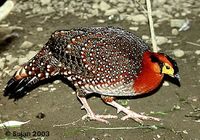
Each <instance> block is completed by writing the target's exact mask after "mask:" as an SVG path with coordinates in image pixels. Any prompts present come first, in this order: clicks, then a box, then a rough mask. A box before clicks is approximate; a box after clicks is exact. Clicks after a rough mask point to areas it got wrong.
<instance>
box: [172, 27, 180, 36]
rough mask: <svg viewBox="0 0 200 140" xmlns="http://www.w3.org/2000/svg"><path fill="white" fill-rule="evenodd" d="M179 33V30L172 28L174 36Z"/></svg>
mask: <svg viewBox="0 0 200 140" xmlns="http://www.w3.org/2000/svg"><path fill="white" fill-rule="evenodd" d="M178 34H179V31H178V30H177V29H176V28H173V29H172V35H174V36H176V35H178Z"/></svg>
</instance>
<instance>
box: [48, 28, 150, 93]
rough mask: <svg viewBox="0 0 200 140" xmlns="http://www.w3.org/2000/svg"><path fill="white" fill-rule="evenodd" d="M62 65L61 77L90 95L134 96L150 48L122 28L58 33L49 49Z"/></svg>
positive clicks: (79, 29)
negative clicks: (134, 86)
mask: <svg viewBox="0 0 200 140" xmlns="http://www.w3.org/2000/svg"><path fill="white" fill-rule="evenodd" d="M45 47H47V48H48V49H49V50H50V52H51V53H52V55H53V56H54V57H55V58H56V59H57V60H58V61H59V62H61V63H60V74H61V75H64V76H65V77H66V78H67V79H68V80H70V81H72V82H73V84H74V85H75V86H76V87H80V88H82V89H84V90H85V91H86V92H87V93H91V92H97V93H100V94H104V95H112V96H130V95H132V93H131V92H134V91H132V84H133V82H134V79H135V78H136V77H137V74H138V73H139V72H140V69H141V62H142V57H143V53H144V52H145V51H147V50H149V47H148V46H147V45H146V43H144V41H142V40H141V39H140V38H139V37H137V36H136V35H134V34H132V33H130V32H127V31H125V30H123V29H121V28H114V27H93V28H77V29H72V30H59V31H55V32H54V33H53V34H52V36H51V38H50V39H49V41H48V42H47V44H46V46H45Z"/></svg>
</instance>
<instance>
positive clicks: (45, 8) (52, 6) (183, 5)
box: [14, 0, 200, 27]
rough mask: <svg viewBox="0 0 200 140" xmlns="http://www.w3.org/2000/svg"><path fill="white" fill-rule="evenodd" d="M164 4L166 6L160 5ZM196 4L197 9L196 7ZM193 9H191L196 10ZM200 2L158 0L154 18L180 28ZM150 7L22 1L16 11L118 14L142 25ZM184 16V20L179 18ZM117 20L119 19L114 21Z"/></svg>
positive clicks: (102, 0)
mask: <svg viewBox="0 0 200 140" xmlns="http://www.w3.org/2000/svg"><path fill="white" fill-rule="evenodd" d="M160 5H162V6H160ZM194 5H195V7H194ZM192 6H193V8H190V7H192ZM199 7H200V3H199V2H198V1H195V0H190V1H189V2H187V1H186V0H168V1H167V0H154V1H153V2H152V10H153V11H152V13H153V16H155V17H157V18H159V19H161V21H166V20H169V21H170V19H171V25H172V27H177V26H179V27H180V25H181V24H182V23H183V22H184V17H186V16H187V15H189V14H191V13H194V14H195V13H196V14H198V13H199V12H200V9H199ZM144 8H146V5H145V0H141V1H138V2H136V1H129V0H127V1H122V0H110V1H108V0H90V1H81V0H73V1H70V0H63V1H57V0H40V1H37V0H26V1H22V0H21V1H19V2H18V3H17V4H16V6H15V8H14V11H15V12H24V13H26V16H27V17H32V16H37V15H51V16H54V17H55V15H56V16H59V17H62V16H64V15H68V14H71V15H75V16H77V17H79V18H81V19H89V18H91V17H95V16H98V17H107V19H108V18H109V16H111V15H116V16H118V17H120V18H119V19H118V18H116V19H117V20H127V21H135V22H139V23H141V22H142V24H144V23H143V21H145V23H146V21H147V18H146V17H147V16H146V15H145V14H143V13H145V11H144V10H143V9H144ZM180 17H183V19H179V18H180ZM114 20H115V19H114Z"/></svg>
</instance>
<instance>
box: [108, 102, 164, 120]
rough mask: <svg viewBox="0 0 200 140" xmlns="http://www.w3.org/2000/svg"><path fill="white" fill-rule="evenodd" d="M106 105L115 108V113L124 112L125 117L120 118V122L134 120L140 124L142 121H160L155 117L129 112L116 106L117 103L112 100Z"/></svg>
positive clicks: (120, 106)
mask: <svg viewBox="0 0 200 140" xmlns="http://www.w3.org/2000/svg"><path fill="white" fill-rule="evenodd" d="M106 103H107V104H109V105H111V106H113V107H115V108H116V109H117V113H119V112H121V111H122V112H124V113H125V114H126V116H124V117H122V118H121V120H126V119H128V118H131V119H134V120H135V121H136V122H139V123H142V120H155V121H160V119H159V118H155V117H151V116H145V115H141V114H138V113H135V112H133V111H131V110H129V109H128V108H125V107H123V106H122V105H120V104H118V103H117V102H115V101H114V100H113V101H111V102H106Z"/></svg>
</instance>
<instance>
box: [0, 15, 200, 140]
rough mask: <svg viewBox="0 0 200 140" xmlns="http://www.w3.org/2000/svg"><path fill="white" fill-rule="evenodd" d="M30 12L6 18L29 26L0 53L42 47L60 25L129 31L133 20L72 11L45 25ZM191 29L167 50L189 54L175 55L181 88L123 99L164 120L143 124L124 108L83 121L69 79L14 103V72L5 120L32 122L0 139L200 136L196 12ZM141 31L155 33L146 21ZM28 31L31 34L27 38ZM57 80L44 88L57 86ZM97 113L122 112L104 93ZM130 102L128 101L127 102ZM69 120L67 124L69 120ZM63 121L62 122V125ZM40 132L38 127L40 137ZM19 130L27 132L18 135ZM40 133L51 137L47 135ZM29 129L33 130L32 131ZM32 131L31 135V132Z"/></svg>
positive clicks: (1, 103) (172, 139)
mask: <svg viewBox="0 0 200 140" xmlns="http://www.w3.org/2000/svg"><path fill="white" fill-rule="evenodd" d="M24 17H25V15H24V14H23V13H21V14H15V13H13V14H11V15H9V16H8V18H7V19H6V22H8V23H10V24H11V25H17V26H21V27H23V28H24V30H22V31H18V33H19V38H16V39H14V40H13V41H12V42H11V43H10V44H7V45H1V46H0V47H1V48H0V50H1V51H0V56H1V57H5V56H4V55H3V54H5V53H9V54H12V55H14V56H15V57H18V56H21V55H25V54H26V53H27V51H30V50H34V51H38V50H39V49H40V47H38V45H37V44H44V43H46V41H47V40H48V38H49V36H50V34H51V33H52V32H53V31H55V30H57V29H70V28H73V27H81V26H88V27H89V26H108V25H112V26H119V27H123V28H125V29H127V30H129V29H128V27H129V26H130V23H128V22H126V21H124V22H115V21H112V20H111V21H108V22H105V23H98V22H96V19H95V18H91V19H89V20H83V19H79V18H77V17H75V16H72V15H67V16H64V17H62V18H61V19H53V18H49V19H47V20H46V21H45V24H42V23H41V21H43V20H44V19H45V17H44V16H36V17H31V18H24ZM190 19H191V28H190V29H189V30H187V31H185V32H180V34H179V35H177V36H175V37H174V36H173V37H172V38H171V40H172V41H173V42H175V43H178V44H179V45H178V46H173V45H172V44H164V45H162V46H160V47H161V49H162V50H161V51H162V52H164V53H167V54H169V55H171V56H172V57H174V56H173V54H172V51H173V50H174V49H181V50H183V51H184V53H185V54H184V56H182V57H181V58H175V59H176V61H177V63H178V66H179V69H180V75H181V87H180V88H179V87H177V86H176V85H174V84H172V83H169V86H162V87H161V88H160V89H159V90H158V91H157V92H156V93H155V94H153V95H151V96H148V97H144V98H137V99H130V100H118V101H119V102H120V103H124V104H126V105H127V106H130V108H131V109H132V110H134V111H136V112H145V114H149V115H152V116H156V117H159V118H161V121H160V122H154V121H144V125H143V126H141V125H139V124H138V123H136V122H135V121H133V120H125V121H122V120H120V118H121V117H122V116H123V114H122V113H120V114H118V116H119V119H111V120H109V121H110V125H108V124H104V123H99V122H95V121H87V120H84V121H83V120H81V117H82V116H83V115H84V114H85V111H84V110H81V109H80V107H81V104H80V103H79V101H78V100H77V98H76V96H75V95H74V94H72V93H73V90H72V89H71V88H70V87H69V86H68V85H66V84H63V83H61V82H60V83H57V84H54V85H53V86H54V87H55V88H56V90H54V91H51V92H50V90H47V91H46V90H41V89H39V88H36V89H34V90H32V91H31V92H30V94H28V95H27V96H25V97H24V98H22V99H20V100H18V101H17V102H13V100H8V99H7V98H5V97H3V95H2V94H3V89H4V86H5V85H6V82H7V81H8V80H9V78H11V77H10V76H9V75H7V76H4V77H1V79H0V93H1V94H0V120H1V122H6V121H10V120H16V121H28V120H30V122H29V123H28V124H25V125H23V126H21V127H18V128H4V129H0V139H38V140H39V139H41V140H42V139H47V140H64V139H66V140H70V139H74V140H82V139H83V140H146V139H149V140H157V139H158V140H159V139H160V140H179V139H180V140H181V139H183V140H200V95H199V93H200V92H199V91H200V86H199V85H200V73H199V71H200V65H199V63H200V59H199V55H197V54H195V51H196V50H199V46H196V45H191V44H188V43H187V42H197V40H199V39H200V30H199V29H200V28H199V26H200V19H199V17H197V16H195V15H191V16H190ZM38 27H42V28H43V31H42V32H38V31H37V28H38ZM136 33H137V34H138V35H140V36H142V35H143V34H149V29H148V27H147V26H140V29H139V30H138V31H137V32H136ZM156 34H157V35H164V36H171V28H170V26H169V22H168V21H166V23H164V24H162V25H161V26H160V27H159V28H156ZM24 36H26V37H24ZM25 39H26V40H28V41H30V42H33V43H34V44H35V45H34V46H33V47H32V48H30V49H28V50H26V49H25V50H24V51H19V50H20V48H19V46H20V45H21V44H22V43H23V42H24V40H25ZM13 66H14V64H13V65H10V66H8V67H9V68H12V67H13ZM51 85H52V84H51V83H49V84H46V85H42V86H41V87H47V88H49V87H51ZM88 101H89V104H90V105H91V108H92V109H93V111H94V112H96V113H98V114H116V110H115V109H114V108H112V107H110V106H107V105H105V104H104V103H103V102H102V101H101V99H100V98H98V97H92V98H89V99H88ZM126 101H127V102H126ZM40 113H43V114H45V116H44V118H42V119H40V118H38V117H37V116H38V114H40ZM64 124H65V125H64ZM58 125H61V126H58ZM34 131H36V132H38V135H37V138H36V137H34V135H33V133H34ZM15 132H17V133H18V135H20V133H23V134H24V135H25V136H24V137H22V138H20V136H16V137H15V136H14V134H15ZM40 132H44V133H45V135H46V136H44V137H41V135H40V134H39V133H40ZM29 133H31V134H30V135H29ZM26 134H27V135H28V136H26Z"/></svg>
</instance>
